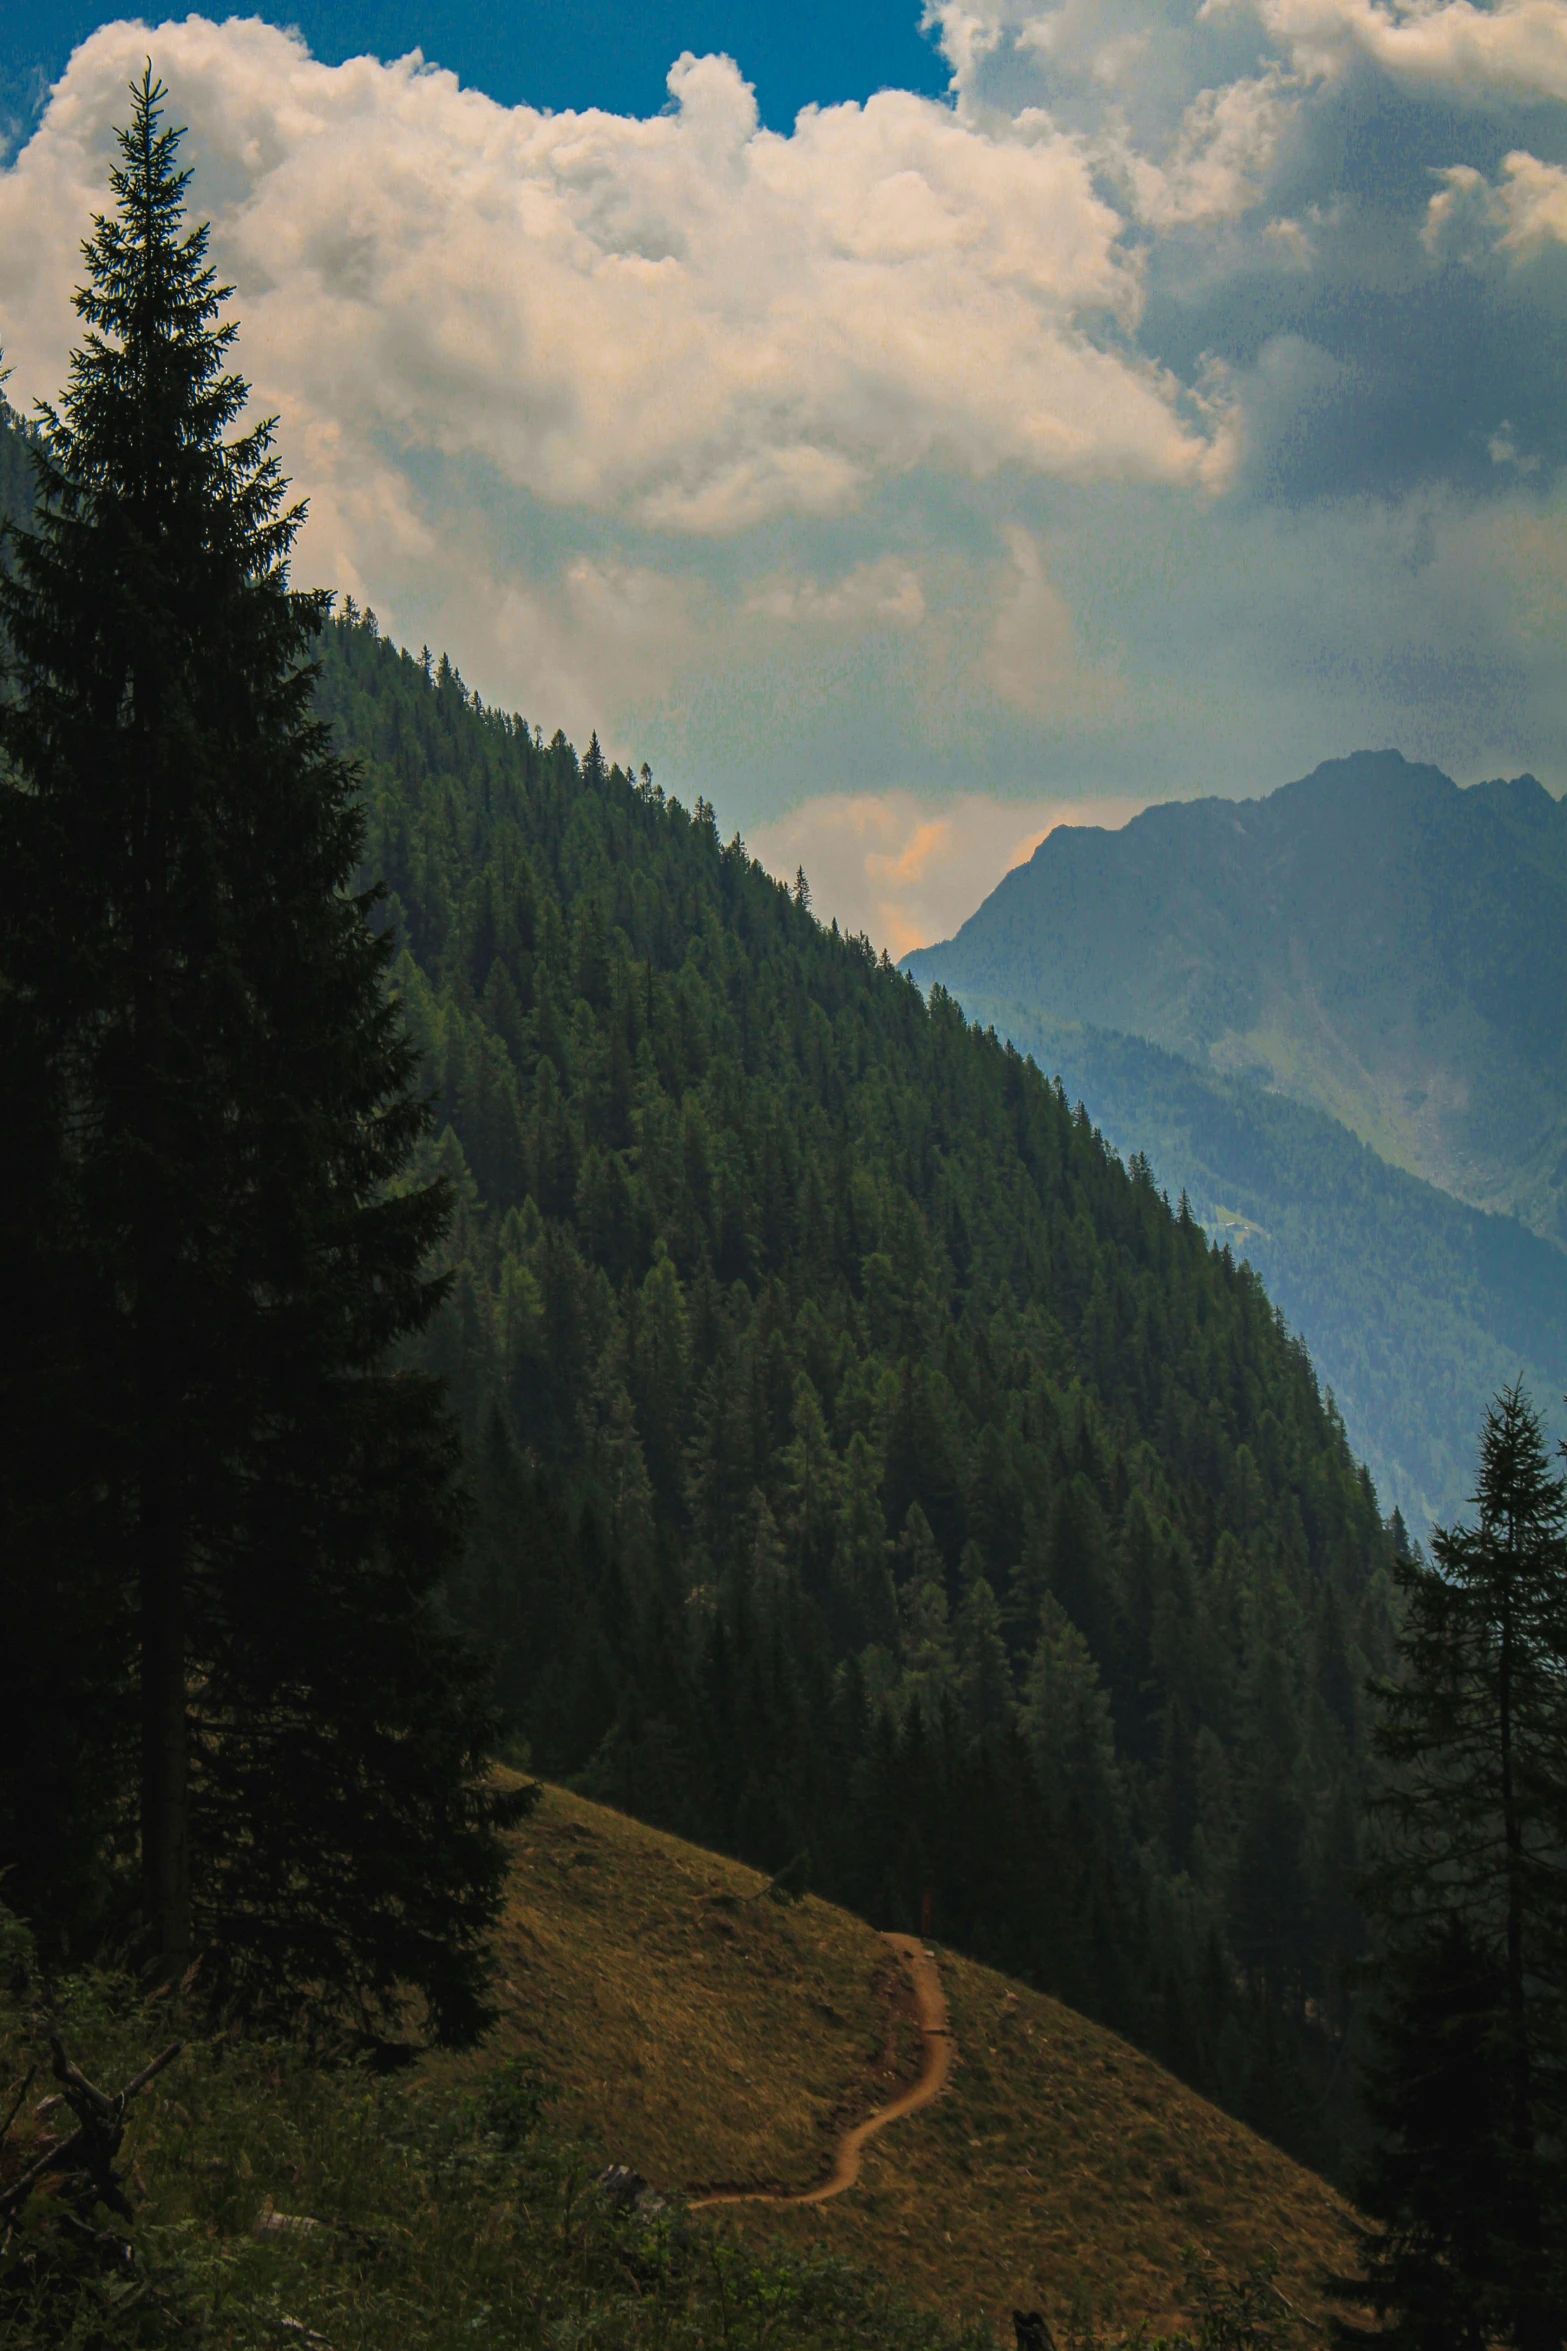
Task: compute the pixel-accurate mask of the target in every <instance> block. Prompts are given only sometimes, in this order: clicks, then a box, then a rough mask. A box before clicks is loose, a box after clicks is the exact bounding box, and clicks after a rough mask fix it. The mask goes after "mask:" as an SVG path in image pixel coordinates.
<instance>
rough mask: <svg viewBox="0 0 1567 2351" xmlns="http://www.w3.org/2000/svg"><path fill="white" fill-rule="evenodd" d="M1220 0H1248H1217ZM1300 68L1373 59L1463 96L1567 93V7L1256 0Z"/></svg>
mask: <svg viewBox="0 0 1567 2351" xmlns="http://www.w3.org/2000/svg"><path fill="white" fill-rule="evenodd" d="M1219 4H1220V5H1226V6H1231V7H1234V6H1238V5H1246V4H1250V0H1219ZM1255 4H1256V6H1257V10H1258V13H1259V15H1260V16H1261V18H1262V21H1263V23H1264V24H1265V25H1266V26H1267V28H1268V30H1269V31H1270V32H1271V33H1273V34H1275V35H1276V36H1277V37H1278V38H1279V39H1280V40H1281V41H1282V42H1284V43H1285V44H1286V45H1287V47H1288V50H1289V54H1290V57H1291V60H1292V62H1293V64H1294V66H1295V68H1296V70H1297V71H1298V72H1300V73H1303V74H1307V75H1311V76H1314V77H1321V78H1324V79H1327V78H1330V77H1334V76H1337V75H1339V74H1341V73H1343V72H1344V71H1345V70H1346V69H1347V68H1348V66H1349V65H1350V64H1351V63H1352V62H1353V61H1354V60H1355V59H1356V58H1357V57H1363V58H1367V59H1369V60H1370V61H1371V62H1372V63H1373V64H1375V65H1377V66H1379V67H1381V68H1382V69H1383V70H1384V71H1385V72H1387V73H1391V74H1396V75H1398V76H1399V77H1400V78H1401V79H1402V80H1405V81H1409V82H1414V83H1421V84H1425V85H1427V86H1428V87H1433V88H1439V89H1441V90H1443V91H1444V92H1447V93H1450V94H1451V95H1453V96H1455V97H1458V98H1460V99H1463V98H1469V99H1474V100H1477V101H1481V102H1485V101H1489V100H1491V99H1494V98H1496V97H1499V96H1500V97H1510V98H1534V97H1541V98H1556V99H1561V98H1567V8H1564V7H1563V6H1562V5H1561V0H1499V5H1497V6H1495V7H1490V8H1477V7H1475V6H1474V5H1473V0H1438V4H1437V5H1435V6H1433V5H1432V4H1431V0H1391V4H1390V5H1382V4H1381V0H1255Z"/></svg>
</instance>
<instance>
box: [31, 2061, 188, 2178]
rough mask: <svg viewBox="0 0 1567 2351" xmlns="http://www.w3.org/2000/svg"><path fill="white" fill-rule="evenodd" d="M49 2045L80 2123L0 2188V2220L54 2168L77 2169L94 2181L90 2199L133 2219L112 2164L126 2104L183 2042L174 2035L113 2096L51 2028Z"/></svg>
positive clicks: (64, 2093)
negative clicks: (85, 2070)
mask: <svg viewBox="0 0 1567 2351" xmlns="http://www.w3.org/2000/svg"><path fill="white" fill-rule="evenodd" d="M49 2047H50V2050H51V2052H52V2054H53V2058H54V2067H53V2070H54V2078H55V2080H56V2081H57V2082H59V2083H60V2085H61V2089H60V2097H61V2099H62V2100H63V2102H64V2104H65V2105H67V2106H69V2108H70V2109H71V2112H72V2113H73V2114H74V2115H75V2117H76V2122H77V2128H76V2129H75V2130H74V2131H73V2132H72V2134H71V2136H70V2137H69V2138H68V2139H66V2140H64V2141H63V2142H62V2143H60V2144H58V2145H56V2146H53V2147H47V2148H45V2150H44V2152H43V2154H42V2155H40V2156H39V2157H38V2159H37V2161H36V2162H34V2163H32V2164H30V2165H29V2166H28V2168H27V2170H26V2171H24V2172H23V2173H22V2175H21V2177H20V2179H16V2180H13V2181H12V2183H11V2185H10V2187H9V2188H7V2189H6V2190H5V2191H4V2193H3V2194H0V2220H9V2219H10V2218H11V2216H12V2215H13V2214H14V2213H16V2212H19V2211H20V2210H21V2208H22V2206H23V2205H24V2204H25V2203H26V2201H27V2199H28V2197H29V2196H30V2195H31V2194H32V2192H33V2190H34V2188H36V2187H37V2185H38V2183H39V2181H40V2180H43V2179H47V2178H48V2177H49V2176H50V2174H51V2173H66V2174H70V2173H76V2174H79V2175H81V2176H83V2177H85V2178H86V2180H87V2181H88V2182H89V2183H90V2185H91V2189H92V2201H94V2202H97V2203H101V2204H106V2205H107V2206H108V2208H109V2210H110V2211H111V2212H117V2213H118V2214H119V2215H120V2218H121V2219H122V2220H129V2219H130V2217H131V2209H130V2206H129V2205H128V2204H127V2203H126V2201H125V2197H124V2194H123V2193H122V2191H121V2187H120V2178H119V2174H118V2173H117V2172H116V2170H115V2168H114V2159H115V2157H116V2156H117V2155H118V2154H119V2152H120V2147H121V2144H122V2142H123V2140H124V2137H125V2109H126V2107H127V2106H128V2105H129V2104H130V2102H131V2100H132V2099H133V2098H135V2097H136V2096H137V2095H138V2094H139V2093H140V2092H141V2091H143V2090H145V2089H146V2087H147V2084H148V2083H149V2082H150V2081H152V2080H154V2079H155V2078H156V2076H157V2075H158V2074H160V2073H162V2071H163V2069H164V2067H165V2066H166V2065H169V2064H171V2063H172V2062H173V2060H174V2059H175V2058H176V2057H178V2055H179V2054H180V2051H181V2050H182V2048H183V2047H184V2043H183V2042H182V2041H171V2042H170V2044H169V2046H168V2048H167V2049H165V2050H163V2051H162V2052H161V2053H160V2055H158V2056H157V2057H154V2058H153V2059H152V2061H151V2063H150V2064H147V2065H144V2066H143V2067H142V2069H141V2072H140V2073H138V2074H135V2075H133V2076H132V2078H131V2080H130V2081H128V2082H127V2083H126V2085H125V2087H124V2089H123V2090H117V2091H115V2092H114V2094H113V2095H112V2096H111V2095H110V2094H109V2093H108V2092H107V2091H105V2090H100V2089H99V2088H98V2086H97V2084H96V2083H94V2082H90V2081H89V2080H88V2079H87V2076H86V2075H85V2074H84V2073H83V2072H82V2071H81V2069H80V2067H78V2066H76V2065H74V2064H73V2063H72V2062H71V2060H70V2058H69V2057H67V2055H66V2053H65V2049H64V2046H63V2044H62V2043H61V2041H60V2039H59V2036H58V2035H57V2034H54V2033H51V2034H50V2036H49ZM27 2079H28V2084H30V2083H31V2081H32V2075H31V2074H29V2075H28V2077H27ZM26 2088H27V2085H26V2084H24V2086H23V2096H25V2095H26ZM20 2105H21V2099H20V2098H18V2100H17V2103H16V2106H14V2107H13V2108H12V2110H11V2120H12V2121H14V2120H15V2119H16V2114H17V2112H18V2110H19V2108H20ZM6 2128H7V2129H9V2128H10V2123H7V2125H6ZM3 2136H4V2133H0V2138H3Z"/></svg>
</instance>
